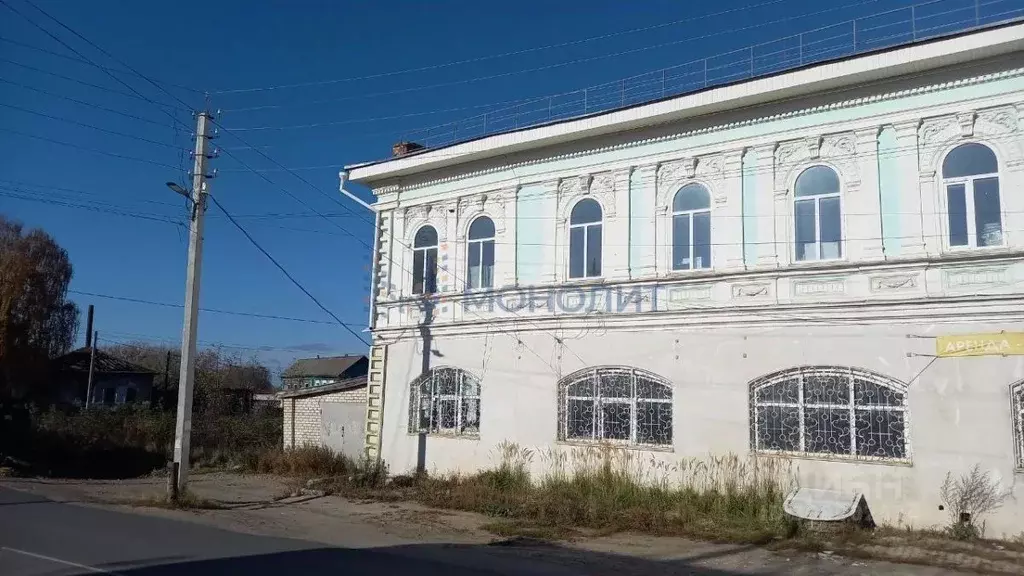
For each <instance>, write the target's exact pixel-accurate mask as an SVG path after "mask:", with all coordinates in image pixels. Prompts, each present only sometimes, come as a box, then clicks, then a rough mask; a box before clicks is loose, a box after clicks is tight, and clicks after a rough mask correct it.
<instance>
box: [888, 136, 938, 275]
mask: <svg viewBox="0 0 1024 576" xmlns="http://www.w3.org/2000/svg"><path fill="white" fill-rule="evenodd" d="M920 126H921V121H920V120H911V121H909V122H900V123H899V124H895V125H894V126H893V128H895V130H896V146H897V149H898V150H899V152H898V153H897V158H899V174H900V184H901V192H902V193H901V194H900V202H899V206H900V218H899V222H900V228H899V230H900V257H904V258H919V257H921V256H924V255H925V254H926V247H925V241H924V228H923V210H924V204H923V199H924V188H922V180H921V177H920V174H919V168H918V166H919V164H918V163H919V159H918V153H919V150H918V129H919V128H920ZM933 217H934V214H933Z"/></svg>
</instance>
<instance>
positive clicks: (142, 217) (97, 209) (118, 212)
mask: <svg viewBox="0 0 1024 576" xmlns="http://www.w3.org/2000/svg"><path fill="white" fill-rule="evenodd" d="M0 190H4V192H0V196H4V197H6V198H13V199H15V200H24V201H26V202H38V203H41V204H49V205H51V206H62V207H66V208H79V209H82V210H90V211H93V212H101V213H105V214H112V215H115V216H124V217H127V218H137V219H139V220H150V221H153V222H160V223H163V224H173V225H175V226H184V224H182V223H181V222H179V221H175V220H173V219H171V218H169V217H165V216H158V215H154V214H145V213H137V212H128V211H125V210H118V209H116V208H105V207H98V206H91V205H88V204H81V203H74V202H66V201H62V200H54V199H52V198H39V197H36V196H27V195H24V193H22V194H17V193H11V192H10V189H8V188H3V187H0ZM14 192H17V191H14Z"/></svg>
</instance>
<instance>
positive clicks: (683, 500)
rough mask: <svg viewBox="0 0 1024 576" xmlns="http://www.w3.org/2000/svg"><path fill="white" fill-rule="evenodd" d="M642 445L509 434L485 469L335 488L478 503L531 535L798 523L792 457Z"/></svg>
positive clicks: (786, 531) (764, 537) (703, 531)
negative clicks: (664, 451)
mask: <svg viewBox="0 0 1024 576" xmlns="http://www.w3.org/2000/svg"><path fill="white" fill-rule="evenodd" d="M638 454H639V453H637V452H633V451H626V450H621V449H617V448H612V447H595V448H578V449H574V450H571V451H569V452H556V451H553V450H552V451H549V452H544V453H535V452H533V451H530V450H528V449H524V448H521V447H519V446H517V445H515V444H511V443H504V444H502V445H501V446H500V447H499V449H498V454H497V455H496V456H497V466H496V467H495V468H494V469H492V470H487V471H484V472H480V473H478V474H473V475H448V476H426V475H424V476H421V477H418V478H412V477H400V478H397V479H395V480H393V481H392V482H390V483H389V484H388V485H387V486H384V487H380V486H379V485H369V486H370V487H366V486H367V485H364V486H363V487H359V488H355V487H353V486H351V485H348V484H346V483H344V482H342V483H339V484H337V485H336V486H335V491H336V492H338V493H342V494H346V495H349V496H359V497H370V498H379V499H386V500H397V499H402V500H413V501H417V502H419V503H421V504H424V505H427V506H433V507H437V508H447V509H455V510H465V511H470V512H478V513H482V514H486V515H488V516H492V517H494V518H500V519H504V520H505V521H506V522H504V523H501V524H497V525H495V526H501V528H500V530H502V531H503V532H505V533H517V534H519V535H527V536H529V535H531V531H533V530H535V529H536V528H537V527H545V531H548V532H554V533H566V532H568V531H573V530H577V529H581V528H582V529H589V530H597V531H602V532H616V531H636V532H646V533H654V534H667V535H683V536H691V537H698V538H703V539H710V540H720V541H732V542H767V541H771V540H774V539H778V538H784V537H787V536H788V535H790V534H791V533H792V531H793V524H792V522H790V520H789V519H788V518H787V517H786V515H785V514H784V513H783V511H782V500H783V497H784V496H785V494H786V492H787V491H788V489H789V487H790V485H791V484H792V482H793V479H792V474H791V473H790V470H789V467H788V465H787V464H781V463H780V461H779V460H760V459H756V458H751V459H746V460H744V459H741V458H739V457H737V456H725V457H717V458H716V457H709V458H707V459H692V460H686V461H683V462H681V463H679V464H677V465H665V464H663V463H660V462H658V461H657V460H654V459H650V460H645V459H643V458H641V457H640V456H639V455H638ZM537 458H540V459H541V460H542V461H543V462H544V463H545V464H546V468H547V469H548V470H549V471H550V472H549V473H548V474H546V475H544V476H543V477H541V478H537V479H534V478H532V477H531V474H530V466H531V464H532V463H533V461H534V460H535V459H537Z"/></svg>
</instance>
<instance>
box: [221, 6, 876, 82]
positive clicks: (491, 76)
mask: <svg viewBox="0 0 1024 576" xmlns="http://www.w3.org/2000/svg"><path fill="white" fill-rule="evenodd" d="M879 1H880V0H863V1H862V2H857V3H854V4H847V5H844V6H839V7H833V8H827V9H823V10H817V11H814V12H808V13H804V14H800V15H797V16H790V17H787V18H780V19H776V20H771V21H768V22H762V23H759V24H752V25H750V26H744V27H741V28H733V29H730V30H723V31H719V32H712V33H708V34H703V35H701V36H694V37H690V38H686V39H683V40H673V41H671V42H663V43H660V44H654V45H650V46H643V47H640V48H633V49H630V50H623V51H621V52H615V53H611V54H602V55H598V56H590V57H586V58H577V59H575V60H569V61H566V62H559V63H555V64H548V65H545V66H537V67H533V68H525V69H520V70H512V71H508V72H501V73H497V74H488V75H483V76H474V77H471V78H463V79H461V80H452V81H448V82H440V83H435V84H424V85H419V86H411V87H408V88H399V89H394V90H386V91H380V92H371V93H365V94H357V95H352V96H343V97H339V98H336V99H334V101H335V102H344V101H351V100H361V99H365V98H376V97H380V96H391V95H394V94H406V93H410V92H419V91H422V90H430V89H433V88H445V87H449V86H460V85H463V84H472V83H474V82H480V81H483V80H494V79H497V78H507V77H509V76H517V75H520V74H528V73H532V72H542V71H545V70H554V69H557V68H564V67H566V66H571V65H574V64H582V63H585V62H595V61H598V60H606V59H609V58H614V57H617V56H625V55H629V54H636V53H640V52H646V51H649V50H655V49H657V48H664V47H667V46H674V45H678V44H684V43H687V42H693V41H696V40H705V39H708V38H713V37H716V36H721V35H724V34H734V33H738V32H745V31H748V30H752V29H756V28H761V27H764V26H770V25H775V24H781V23H784V22H788V21H791V20H797V19H800V18H806V17H808V16H817V15H821V14H826V13H829V12H835V11H838V10H845V9H848V8H853V7H856V6H863V5H866V4H873V3H876V2H879ZM741 50H742V49H741ZM619 81H620V80H615V82H619ZM577 91H578V90H574V91H572V92H568V93H573V92H577ZM215 93H217V92H215ZM221 93H223V92H221ZM549 97H552V96H540V97H538V98H537V99H545V98H549Z"/></svg>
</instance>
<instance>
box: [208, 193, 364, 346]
mask: <svg viewBox="0 0 1024 576" xmlns="http://www.w3.org/2000/svg"><path fill="white" fill-rule="evenodd" d="M206 197H207V198H209V199H210V200H212V201H213V203H214V204H215V205H216V206H217V208H219V209H220V211H221V212H223V213H224V216H226V217H227V219H228V220H230V221H231V223H232V224H234V225H235V228H238V231H239V232H241V233H242V235H244V236H245V237H246V239H247V240H249V243H251V244H252V245H253V246H255V247H256V249H257V250H259V251H260V253H262V254H263V255H264V256H266V257H267V259H268V260H270V261H271V262H272V263H273V264H274V266H276V267H277V269H278V270H280V271H281V273H282V274H284V275H285V277H286V278H288V280H290V281H291V283H292V284H294V285H295V287H296V288H298V289H299V290H301V291H302V293H303V294H305V295H306V296H308V297H309V299H310V300H312V301H313V303H314V304H316V305H317V306H318V307H319V308H320V309H321V310H323V311H324V312H326V313H327V315H328V316H330V317H331V318H334V321H335V322H337V323H338V324H340V325H341V326H342V327H343V328H344V329H345V330H347V331H348V333H349V334H351V335H353V336H355V337H356V339H358V340H359V341H360V342H362V343H363V344H366V345H367V346H370V343H369V342H367V341H366V340H365V339H363V337H362V335H360V334H359V333H358V332H356V331H355V330H353V329H352V328H351V327H349V325H348V324H346V323H344V322H342V321H341V319H340V318H338V317H337V316H335V314H334V312H331V311H330V310H329V309H328V308H327V307H326V306H324V305H323V304H322V303H321V302H320V300H318V299H317V298H316V296H313V294H312V293H310V291H309V290H306V287H305V286H303V285H302V284H301V283H300V282H299V281H298V280H296V279H295V277H294V276H292V275H291V274H290V273H289V272H288V270H286V269H285V267H284V266H282V265H281V263H280V262H278V261H277V259H275V258H274V257H273V256H271V255H270V253H269V252H267V251H266V249H264V248H263V246H260V244H259V242H257V241H256V239H255V238H253V237H252V235H251V234H249V232H248V231H247V230H246V229H245V228H244V227H243V226H242V225H241V224H239V223H238V221H237V220H235V219H234V218H233V217H232V216H231V213H230V212H228V211H227V209H225V208H224V206H222V205H221V203H220V202H218V201H217V198H216V197H215V196H213V195H211V194H208V195H207V196H206Z"/></svg>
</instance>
